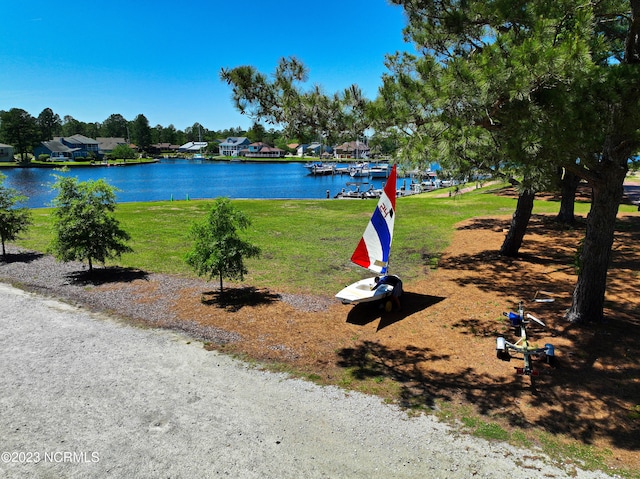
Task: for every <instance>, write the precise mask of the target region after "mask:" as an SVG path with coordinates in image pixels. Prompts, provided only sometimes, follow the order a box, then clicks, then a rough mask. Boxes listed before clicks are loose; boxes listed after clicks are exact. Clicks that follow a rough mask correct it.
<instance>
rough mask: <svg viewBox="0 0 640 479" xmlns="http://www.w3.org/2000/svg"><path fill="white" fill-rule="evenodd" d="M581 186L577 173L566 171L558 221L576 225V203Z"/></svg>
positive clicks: (561, 191)
mask: <svg viewBox="0 0 640 479" xmlns="http://www.w3.org/2000/svg"><path fill="white" fill-rule="evenodd" d="M579 184H580V177H579V176H578V175H576V174H575V173H572V172H570V171H567V170H564V176H563V177H562V180H561V190H560V193H561V195H562V198H561V199H560V211H559V212H558V216H556V221H557V222H559V223H563V224H566V225H572V224H574V223H575V221H576V218H575V214H574V213H575V202H576V191H577V190H578V185H579Z"/></svg>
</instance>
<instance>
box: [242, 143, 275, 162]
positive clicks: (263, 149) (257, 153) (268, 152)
mask: <svg viewBox="0 0 640 479" xmlns="http://www.w3.org/2000/svg"><path fill="white" fill-rule="evenodd" d="M285 153H286V152H285V151H284V150H281V149H280V148H276V147H273V146H269V145H267V144H266V143H262V142H261V141H259V142H256V143H251V144H250V145H249V146H248V147H247V148H246V149H243V150H241V151H240V155H242V156H244V157H246V158H283V157H284V155H285Z"/></svg>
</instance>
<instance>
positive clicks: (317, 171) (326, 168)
mask: <svg viewBox="0 0 640 479" xmlns="http://www.w3.org/2000/svg"><path fill="white" fill-rule="evenodd" d="M304 167H305V168H307V170H309V174H310V175H334V174H335V173H336V165H335V164H331V163H322V162H318V163H307V164H306V165H304Z"/></svg>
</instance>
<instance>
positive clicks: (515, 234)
mask: <svg viewBox="0 0 640 479" xmlns="http://www.w3.org/2000/svg"><path fill="white" fill-rule="evenodd" d="M535 196H536V193H535V191H533V190H530V189H526V190H524V191H523V192H522V193H520V196H518V204H517V205H516V211H515V212H514V213H513V218H512V219H511V226H509V231H508V232H507V236H506V238H505V239H504V243H502V247H501V248H500V255H501V256H509V257H514V256H517V255H518V251H519V250H520V246H522V240H523V238H524V234H525V233H526V232H527V225H528V224H529V219H531V212H532V211H533V200H534V198H535Z"/></svg>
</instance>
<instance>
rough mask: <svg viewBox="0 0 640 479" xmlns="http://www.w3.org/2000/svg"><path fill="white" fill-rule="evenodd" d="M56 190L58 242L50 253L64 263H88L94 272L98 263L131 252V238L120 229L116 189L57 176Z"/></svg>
mask: <svg viewBox="0 0 640 479" xmlns="http://www.w3.org/2000/svg"><path fill="white" fill-rule="evenodd" d="M53 188H54V189H55V190H57V191H58V195H57V196H56V197H55V198H54V200H53V206H54V207H55V209H54V211H53V227H54V232H55V235H54V238H53V240H52V242H51V245H50V247H49V251H50V252H51V253H52V254H53V255H54V256H55V257H56V258H57V259H58V260H60V261H74V260H77V261H87V262H88V264H89V271H90V272H91V271H93V263H94V261H98V262H100V263H103V264H104V263H105V261H106V260H107V259H113V258H116V257H120V255H121V254H122V253H128V252H131V251H132V249H131V248H130V247H129V246H128V245H127V244H126V241H128V240H129V239H130V237H129V234H128V233H127V232H126V231H124V230H123V229H122V228H120V224H119V222H118V220H117V219H116V218H115V217H114V215H113V212H114V211H115V207H116V195H115V192H116V188H114V187H113V186H111V185H109V183H107V182H106V181H105V180H103V179H99V180H88V181H78V178H75V177H67V176H61V175H56V182H55V183H54V185H53Z"/></svg>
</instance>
